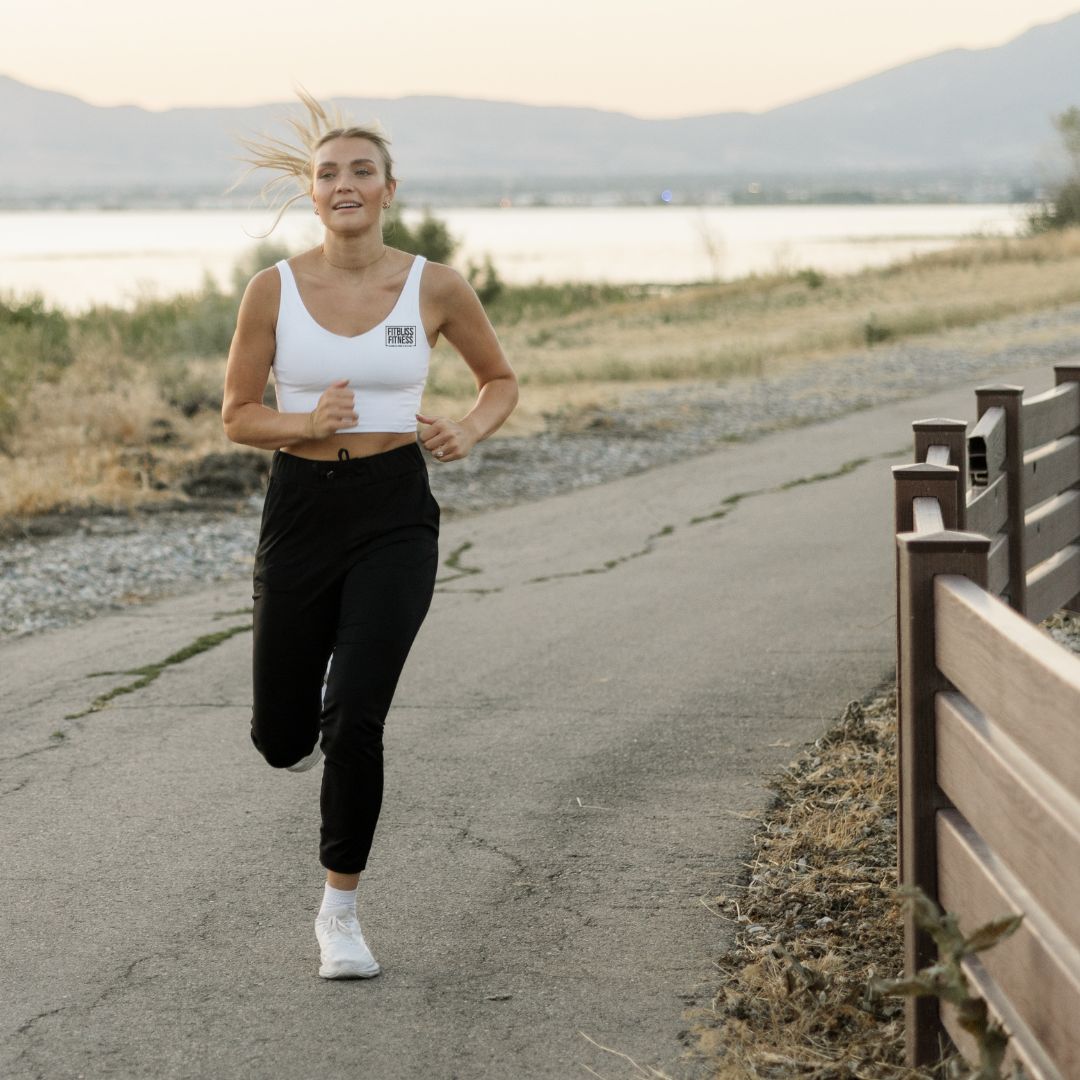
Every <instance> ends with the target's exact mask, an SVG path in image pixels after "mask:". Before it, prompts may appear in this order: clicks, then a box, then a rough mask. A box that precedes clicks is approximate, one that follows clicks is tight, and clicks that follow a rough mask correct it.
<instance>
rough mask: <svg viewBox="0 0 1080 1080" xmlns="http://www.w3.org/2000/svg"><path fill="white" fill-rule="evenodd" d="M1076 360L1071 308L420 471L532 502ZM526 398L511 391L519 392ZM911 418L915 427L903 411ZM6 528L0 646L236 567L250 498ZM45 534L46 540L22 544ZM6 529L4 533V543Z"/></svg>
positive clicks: (1077, 322) (587, 417)
mask: <svg viewBox="0 0 1080 1080" xmlns="http://www.w3.org/2000/svg"><path fill="white" fill-rule="evenodd" d="M1077 357H1080V305H1069V306H1066V307H1062V308H1059V309H1057V310H1050V311H1043V312H1038V313H1035V314H1028V315H1022V316H1012V317H1009V318H1006V319H1001V320H995V321H993V322H988V323H983V324H980V325H979V326H976V327H972V328H967V329H964V330H957V331H952V332H949V333H947V334H942V335H939V336H935V337H933V338H930V337H920V338H914V339H910V340H906V341H901V342H897V343H895V344H888V343H884V344H879V345H875V346H874V347H873V348H867V349H865V350H861V351H858V352H853V353H850V354H847V355H844V356H841V357H836V358H832V359H828V360H816V361H813V362H811V361H807V362H806V363H803V364H800V365H795V366H791V367H790V368H788V369H787V370H785V371H784V372H783V373H781V374H778V375H773V376H767V377H763V378H755V379H745V380H738V381H732V382H730V383H724V384H721V383H716V382H705V383H703V382H694V383H678V384H675V385H671V386H663V387H654V388H648V389H641V390H636V391H632V392H630V393H628V394H627V395H625V396H624V398H623V400H622V401H621V403H620V405H619V406H618V407H617V408H611V409H598V408H597V409H589V410H584V411H577V412H574V413H572V414H566V415H554V416H552V417H550V418H549V423H548V429H547V430H546V431H544V432H543V433H541V434H538V435H534V436H529V437H526V438H513V439H510V438H495V439H492V440H490V441H489V442H486V443H482V444H481V445H480V446H478V447H477V448H476V449H475V450H474V452H473V454H472V455H471V456H470V457H469V458H468V459H466V460H465V461H463V462H458V463H454V464H453V465H450V466H448V467H445V468H440V467H433V468H432V469H431V473H432V488H433V490H434V492H435V494H436V497H437V498H438V499H439V502H440V503H441V504H442V507H443V510H444V514H445V515H446V517H447V519H453V518H456V517H461V516H465V515H472V514H477V513H482V512H483V511H486V510H490V509H494V508H496V507H501V506H510V505H514V504H517V503H522V502H531V501H535V500H538V499H543V498H546V497H548V496H551V495H555V494H558V493H560V492H566V491H572V490H575V489H577V488H582V487H588V486H592V485H595V484H601V483H605V482H607V481H610V480H614V479H617V478H619V477H622V476H628V475H631V474H634V473H639V472H642V471H644V470H646V469H650V468H653V467H655V466H658V465H664V464H668V463H671V462H676V461H681V460H684V459H687V458H690V457H693V456H695V455H698V454H701V453H705V452H707V451H709V450H713V449H715V448H716V447H718V446H719V445H721V444H723V443H727V442H732V441H748V440H752V439H755V438H759V437H760V436H762V435H765V434H768V433H770V432H773V431H777V430H779V429H782V428H789V427H795V426H800V425H805V424H812V423H816V422H820V421H824V420H829V419H832V418H835V417H838V416H841V415H844V414H846V413H850V412H854V411H857V410H860V409H865V408H870V407H872V406H874V405H880V404H883V403H886V402H890V401H898V400H903V399H904V398H907V397H913V396H917V395H922V394H925V393H927V392H930V391H933V390H936V389H942V388H946V387H952V386H962V385H971V386H975V385H976V384H979V383H986V382H992V381H993V380H994V378H995V376H996V375H998V374H999V373H1001V372H1005V371H1016V370H1018V369H1021V368H1026V367H1028V366H1030V367H1031V368H1032V369H1033V372H1037V373H1038V378H1037V379H1035V378H1033V380H1032V385H1033V386H1035V384H1036V383H1038V387H1036V388H1040V387H1041V386H1042V384H1043V383H1044V382H1046V381H1047V379H1048V378H1049V377H1050V371H1051V368H1052V366H1053V365H1054V364H1055V363H1061V362H1064V361H1067V360H1071V359H1076V358H1077ZM527 392H528V391H527V388H526V393H527ZM913 419H915V418H914V417H913ZM192 507H193V508H190V509H182V510H181V509H176V508H172V509H165V510H161V511H156V512H149V511H145V510H144V511H137V512H135V513H131V514H124V515H98V516H90V517H74V518H69V519H65V520H63V521H60V522H59V523H57V522H52V523H42V522H38V523H27V524H26V525H25V526H24V528H23V530H22V532H23V535H19V530H18V528H17V526H15V525H13V523H9V530H8V531H9V539H7V540H4V541H0V575H2V576H0V639H2V638H4V637H18V636H23V635H26V634H32V633H35V632H37V631H40V630H44V629H47V628H52V627H60V626H68V625H72V624H74V623H78V622H81V621H84V620H86V619H89V618H93V617H94V616H95V615H97V614H100V613H101V612H103V611H106V610H110V609H116V608H120V607H124V606H126V605H129V604H133V603H138V602H141V601H146V600H149V599H156V598H158V597H161V596H165V595H171V594H177V593H182V592H184V591H187V590H189V589H192V588H197V587H199V586H202V585H206V584H208V583H212V582H215V581H222V582H226V581H236V580H238V579H240V578H242V577H245V576H246V575H247V574H248V573H249V572H250V567H251V557H252V554H253V552H254V549H255V544H256V540H257V535H258V524H259V511H260V507H261V499H260V498H259V497H253V498H251V499H248V500H245V501H243V502H240V503H239V504H227V505H223V504H221V503H217V504H214V503H210V504H206V503H199V502H195V503H193V504H192ZM47 524H51V526H52V530H53V531H56V532H58V533H59V535H54V536H42V535H35V534H40V533H41V532H47V531H49V528H48V527H46V526H47ZM10 534H13V535H10Z"/></svg>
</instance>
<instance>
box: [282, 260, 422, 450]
mask: <svg viewBox="0 0 1080 1080" xmlns="http://www.w3.org/2000/svg"><path fill="white" fill-rule="evenodd" d="M424 262H425V260H424V257H423V256H422V255H417V256H415V257H414V258H413V263H412V266H411V267H410V268H409V276H408V277H407V278H406V279H405V287H404V288H403V289H402V290H401V295H400V296H399V297H398V300H397V303H396V304H395V305H394V309H393V311H391V312H390V314H389V315H387V316H386V318H385V319H383V321H382V322H381V323H379V325H378V326H373V327H372V328H371V329H370V330H368V331H367V332H366V333H363V334H358V335H356V336H355V337H345V336H343V335H341V334H335V333H333V332H332V331H330V330H327V329H326V328H325V327H324V326H322V325H321V324H320V323H317V322H316V321H315V319H314V318H313V317H312V315H311V314H310V312H309V311H308V309H307V308H306V307H304V302H303V300H301V299H300V290H299V289H298V288H297V286H296V278H295V277H293V272H292V268H291V267H290V266H289V264H288V262H287V261H286V260H285V259H282V260H281V262H279V263H277V269H278V273H279V274H280V275H281V301H280V303H279V305H278V318H277V350H276V352H275V354H274V382H275V384H276V390H277V405H278V410H279V411H280V412H304V413H306V412H311V411H312V410H313V409H314V408H315V406H316V405H317V404H318V403H319V398H320V397H321V396H322V394H323V391H325V390H326V388H327V387H328V386H329V385H330V384H331V383H332V382H337V381H338V380H339V379H348V380H349V389H350V390H352V391H353V393H354V394H355V405H356V415H357V418H358V419H357V422H356V423H355V424H354V425H353V426H352V427H347V428H341V429H340V430H341V431H342V432H346V431H391V432H406V431H415V430H416V413H418V412H419V411H420V395H421V394H422V393H423V391H424V383H425V382H426V380H427V373H428V361H429V359H430V357H431V346H430V345H428V339H427V334H426V333H424V324H423V323H422V322H421V321H420V275H421V274H422V273H423V270H424Z"/></svg>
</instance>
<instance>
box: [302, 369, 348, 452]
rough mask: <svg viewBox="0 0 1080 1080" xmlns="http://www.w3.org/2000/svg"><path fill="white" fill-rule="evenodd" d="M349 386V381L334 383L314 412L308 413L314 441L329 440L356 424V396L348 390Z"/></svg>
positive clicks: (325, 391)
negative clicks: (343, 429)
mask: <svg viewBox="0 0 1080 1080" xmlns="http://www.w3.org/2000/svg"><path fill="white" fill-rule="evenodd" d="M348 385H349V380H348V379H338V381H337V382H332V383H331V384H330V385H329V386H328V387H327V388H326V389H325V390H324V391H323V393H322V397H320V398H319V403H318V405H316V406H315V409H314V411H312V412H310V413H308V431H309V433H310V435H311V437H312V438H313V439H328V438H330V436H331V435H334V434H336V433H337V432H338V431H340V430H341V429H342V428H347V427H352V426H353V424H355V423H356V421H357V415H356V409H355V404H356V395H355V394H354V393H353V392H352V391H351V390H347V389H346V387H347V386H348Z"/></svg>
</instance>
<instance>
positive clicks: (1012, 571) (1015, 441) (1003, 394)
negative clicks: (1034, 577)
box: [975, 386, 1027, 615]
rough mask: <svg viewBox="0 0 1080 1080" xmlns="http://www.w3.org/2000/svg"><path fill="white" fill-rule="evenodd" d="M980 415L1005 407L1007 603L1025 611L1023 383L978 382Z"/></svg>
mask: <svg viewBox="0 0 1080 1080" xmlns="http://www.w3.org/2000/svg"><path fill="white" fill-rule="evenodd" d="M975 401H976V405H977V411H978V414H979V416H980V417H981V416H982V414H983V413H984V412H986V410H987V409H992V408H993V407H994V406H995V405H997V406H1000V407H1001V408H1002V409H1004V411H1005V475H1006V476H1007V477H1008V480H1007V483H1008V485H1009V491H1008V499H1007V502H1008V507H1009V520H1008V521H1007V522H1006V523H1005V533H1006V535H1007V536H1008V538H1009V587H1008V589H1007V590H1006V591H1007V593H1008V601H1009V606H1010V607H1013V608H1015V609H1016V610H1017V611H1019V612H1020V614H1021V615H1025V614H1027V559H1026V557H1025V552H1024V546H1025V545H1024V501H1025V500H1024V429H1023V423H1024V421H1023V412H1024V388H1023V387H1022V386H980V387H978V388H977V389H976V390H975Z"/></svg>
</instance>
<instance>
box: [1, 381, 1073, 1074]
mask: <svg viewBox="0 0 1080 1080" xmlns="http://www.w3.org/2000/svg"><path fill="white" fill-rule="evenodd" d="M1051 379H1052V375H1051V373H1049V372H1047V371H1045V370H1039V369H1036V370H1029V371H1026V372H1022V373H1019V372H1018V373H1017V374H1016V376H1015V378H1014V379H1013V381H1016V382H1019V383H1022V384H1023V385H1025V386H1026V387H1027V389H1028V391H1029V393H1035V392H1038V391H1040V390H1042V389H1044V388H1045V387H1046V386H1048V385H1049V384H1050V382H1051ZM928 416H955V417H959V418H962V419H968V420H972V419H973V418H974V394H973V393H972V388H971V387H970V386H965V387H963V388H961V389H958V390H954V391H949V392H945V393H937V394H934V395H933V396H931V397H927V398H923V399H919V400H912V401H906V402H900V403H896V404H892V405H889V406H885V407H881V408H875V409H872V410H867V411H865V412H861V413H856V414H853V415H851V416H848V417H845V418H842V419H840V420H835V421H831V422H829V423H825V424H820V425H817V426H814V427H806V428H801V429H798V430H793V431H789V432H783V433H780V434H776V435H772V436H769V437H766V438H762V439H760V440H757V441H755V442H752V443H748V444H745V445H733V446H731V447H730V448H726V449H723V450H721V451H718V452H716V453H713V454H709V455H707V456H704V457H701V458H698V459H695V460H692V461H687V462H683V463H680V464H677V465H671V466H665V467H662V468H658V469H654V470H652V471H650V472H648V473H644V474H641V475H639V476H635V477H629V478H626V479H622V480H619V481H616V482H613V483H610V484H606V485H603V486H600V487H594V488H589V489H585V490H581V491H577V492H574V493H571V494H567V495H560V496H556V497H554V498H550V499H546V500H543V501H541V502H537V503H532V504H527V505H521V506H516V507H512V508H508V509H504V510H498V511H493V512H491V513H487V514H483V515H479V516H476V517H473V518H470V519H466V520H461V521H458V522H454V523H451V524H449V525H447V526H446V527H445V528H444V532H443V540H442V555H443V559H444V562H445V564H446V566H445V568H444V571H443V573H442V575H441V579H440V585H439V592H438V593H437V595H436V598H435V602H434V605H433V607H432V611H431V614H430V615H429V617H428V620H427V622H426V623H425V625H424V628H423V630H422V631H421V633H420V636H419V638H418V639H417V642H416V645H415V646H414V649H413V654H412V656H411V658H410V661H409V664H408V666H407V668H406V672H405V675H404V677H403V679H402V682H401V684H400V687H399V690H398V695H397V699H396V703H395V706H394V708H393V710H392V711H391V714H390V717H389V719H388V722H387V729H386V747H387V755H386V756H387V786H386V798H385V802H384V806H383V814H382V818H381V820H380V825H379V830H378V833H377V834H376V839H375V847H374V850H373V852H372V856H371V861H370V864H369V868H368V870H367V872H366V873H365V874H364V876H363V877H362V879H361V884H360V897H361V902H360V916H361V923H362V924H363V926H364V928H365V932H366V935H367V937H368V940H369V942H370V944H371V946H372V948H373V951H374V952H375V955H376V956H377V957H378V959H379V960H380V962H381V963H382V965H383V968H384V973H383V974H382V975H381V976H380V977H379V978H377V979H374V980H371V981H367V982H326V981H323V980H321V979H319V978H318V976H317V959H318V956H317V946H316V942H315V937H314V930H313V918H314V913H315V910H316V908H317V906H318V904H319V900H320V896H321V888H322V886H321V881H322V871H321V868H320V867H319V865H318V861H317V841H318V790H319V776H318V772H317V771H315V772H311V773H306V774H302V775H296V774H291V773H285V772H276V771H274V770H272V769H270V768H269V767H268V766H266V765H265V763H264V762H263V761H262V759H261V758H260V757H259V756H258V755H257V754H256V753H255V751H254V750H253V748H252V746H251V743H250V741H249V737H248V720H249V715H250V713H249V710H250V670H249V662H250V661H249V652H250V634H249V633H248V632H246V631H245V630H240V631H239V632H237V633H235V634H233V635H232V636H230V637H227V638H226V639H225V640H222V641H220V642H219V643H218V644H216V645H212V646H210V647H205V648H203V649H202V651H198V652H196V653H195V654H194V655H191V656H190V657H188V658H186V659H183V658H181V657H177V656H175V655H174V654H177V653H179V652H181V650H183V649H184V648H185V647H186V646H189V645H191V644H192V643H193V642H196V641H198V640H199V639H201V638H203V639H204V640H203V642H202V644H203V645H204V646H205V645H207V644H208V642H207V641H206V640H205V635H209V634H216V633H219V632H221V631H223V630H228V629H230V628H233V627H244V626H246V625H247V621H248V620H247V619H246V617H245V615H244V612H245V610H246V609H247V608H248V607H249V605H250V586H249V584H248V583H247V582H240V583H239V584H236V585H233V586H229V587H226V588H215V589H212V590H206V591H203V592H199V593H196V594H192V595H188V596H185V597H182V598H179V599H172V600H168V601H164V602H160V603H155V604H149V605H146V606H143V607H133V608H131V609H128V610H125V611H123V612H120V613H116V614H111V615H108V616H106V617H103V618H100V619H96V620H94V621H92V622H90V623H86V624H83V625H81V626H77V627H73V628H70V629H65V630H59V631H54V632H48V633H43V634H40V635H37V636H34V637H30V638H25V639H20V640H15V641H11V642H8V643H7V644H5V645H3V646H0V701H2V703H3V704H2V706H0V707H2V709H3V714H4V716H3V721H2V723H0V844H2V851H3V854H2V867H3V873H2V876H0V905H2V909H3V917H2V920H0V949H2V954H3V955H2V960H0V1075H2V1076H4V1077H6V1078H10V1080H23V1078H31V1077H40V1078H47V1080H52V1078H54V1077H57V1078H66V1077H86V1078H97V1077H133V1078H135V1077H139V1078H142V1077H169V1078H173V1077H185V1078H188V1077H190V1078H204V1077H205V1078H211V1077H213V1078H217V1077H222V1078H247V1077H251V1078H271V1077H275V1078H276V1077H289V1078H308V1077H312V1078H314V1077H330V1078H337V1077H364V1078H372V1080H398V1078H410V1080H412V1078H424V1080H426V1078H432V1080H450V1078H459V1080H465V1078H470V1080H473V1078H498V1080H504V1078H505V1080H517V1078H522V1080H532V1078H545V1077H578V1076H582V1077H583V1076H586V1075H590V1074H589V1071H588V1070H589V1069H592V1070H594V1071H595V1073H596V1074H599V1075H601V1076H604V1077H609V1078H611V1077H622V1076H631V1075H643V1074H642V1073H641V1072H635V1070H634V1067H633V1066H631V1065H630V1064H629V1062H628V1061H627V1060H626V1059H625V1058H622V1057H620V1056H618V1055H619V1054H625V1055H628V1056H629V1057H630V1058H632V1059H633V1060H634V1061H636V1062H637V1063H639V1065H640V1066H642V1067H650V1066H651V1067H654V1068H656V1069H659V1070H662V1071H664V1072H666V1073H667V1074H668V1075H669V1076H671V1077H678V1078H681V1077H684V1076H686V1077H691V1076H697V1075H700V1066H699V1065H696V1064H694V1063H693V1062H691V1061H689V1060H686V1059H684V1058H683V1057H682V1055H683V1053H684V1046H683V1044H682V1042H680V1038H679V1033H680V1031H681V1029H682V1028H683V1026H684V1022H683V1018H682V1012H683V1010H684V1009H686V1008H687V1007H689V1006H692V1005H694V1004H695V1003H700V1004H705V1003H707V1002H708V1000H709V998H710V996H711V991H710V988H711V987H712V986H713V980H712V973H713V971H714V969H713V968H712V965H711V963H710V958H711V956H713V955H715V954H716V952H717V951H718V950H720V949H722V948H723V946H724V944H725V942H726V941H727V940H728V937H727V935H728V934H729V933H730V930H729V926H728V924H726V923H725V922H723V921H721V920H720V919H719V918H717V916H716V915H714V914H713V913H711V912H710V911H709V910H707V909H706V907H705V906H704V905H703V904H702V903H701V900H702V899H704V900H708V899H709V898H710V897H711V896H712V895H714V894H715V893H717V892H720V891H723V890H724V888H725V886H726V883H729V882H731V881H735V880H737V879H738V877H739V874H740V872H741V860H742V857H743V855H744V853H745V852H746V851H747V850H748V847H749V843H750V837H751V834H752V830H753V827H754V826H753V821H752V815H753V814H754V812H755V811H757V810H759V809H760V808H761V807H762V806H763V805H764V804H765V803H766V802H767V799H768V794H767V791H766V788H765V780H766V778H767V776H768V774H769V773H770V771H772V770H774V769H776V768H778V767H780V766H782V765H783V764H784V763H785V762H787V761H788V760H790V759H791V758H792V757H793V756H794V755H795V754H796V753H797V751H798V749H799V747H800V745H801V744H802V743H804V742H806V741H808V740H812V739H813V738H815V737H817V736H818V735H819V734H820V733H821V732H822V731H823V729H824V728H825V727H826V726H827V725H828V723H829V722H830V721H831V720H832V719H833V718H835V717H836V716H838V715H839V713H840V712H841V711H842V710H843V707H844V705H845V704H846V703H847V702H848V701H850V700H851V699H853V698H860V697H862V696H863V695H864V694H865V693H866V692H868V691H869V690H870V689H872V688H873V687H874V686H876V685H877V684H879V683H881V682H882V681H883V680H884V679H886V678H888V677H889V675H890V673H891V671H892V668H893V660H894V644H893V633H894V625H893V622H894V617H893V594H892V589H893V585H892V580H893V570H892V558H893V556H892V491H891V479H890V476H889V466H890V465H892V464H898V463H903V462H905V461H908V460H910V445H911V437H910V424H911V421H912V420H915V419H919V418H924V417H928ZM522 467H527V466H526V465H524V464H523V466H522ZM735 496H739V497H738V498H735ZM168 657H173V662H171V663H168V664H165V665H164V666H160V667H159V668H157V669H154V670H158V671H159V674H158V676H157V677H156V678H154V679H153V681H150V682H148V683H147V685H145V686H143V687H142V688H140V689H136V690H133V691H132V692H129V693H125V694H121V695H118V696H115V697H113V698H111V699H110V700H109V701H108V702H107V703H106V704H104V706H103V707H102V708H100V709H99V710H97V711H94V712H90V713H87V714H86V715H83V716H81V717H78V718H72V716H73V714H77V713H80V712H83V711H84V710H86V709H87V708H88V707H89V706H90V705H91V704H92V702H93V701H94V699H95V697H97V696H98V695H101V694H103V693H106V692H108V691H110V690H112V689H115V688H117V687H121V686H125V685H129V684H131V683H133V682H135V681H137V680H138V679H139V678H140V676H139V675H134V674H122V673H120V674H117V672H123V671H129V672H130V671H133V670H135V669H139V668H144V667H146V666H147V665H155V664H160V662H161V661H164V660H165V659H166V658H168ZM101 672H113V673H114V674H99V673H101ZM152 673H153V672H152V670H148V671H146V672H144V677H146V676H149V675H150V674H152ZM596 1044H600V1045H599V1046H598V1045H596ZM601 1047H606V1048H608V1049H602V1048H601ZM616 1052H617V1053H616Z"/></svg>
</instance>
